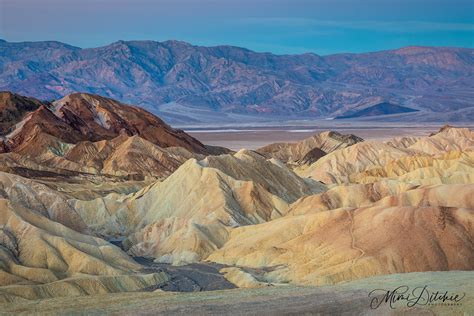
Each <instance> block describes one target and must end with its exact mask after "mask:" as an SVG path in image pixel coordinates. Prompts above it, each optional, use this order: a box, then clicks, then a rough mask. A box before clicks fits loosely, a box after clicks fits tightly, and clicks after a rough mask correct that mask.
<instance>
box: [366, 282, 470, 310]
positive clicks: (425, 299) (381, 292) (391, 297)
mask: <svg viewBox="0 0 474 316" xmlns="http://www.w3.org/2000/svg"><path fill="white" fill-rule="evenodd" d="M465 296H466V293H454V292H449V291H431V290H429V289H428V286H427V285H425V286H423V287H416V288H414V289H413V290H410V287H409V286H407V285H402V286H399V287H397V288H395V289H393V290H385V289H375V290H373V291H371V292H370V293H369V298H372V299H371V301H370V307H371V308H372V309H376V308H378V307H379V306H380V305H382V304H384V303H385V304H389V305H390V308H392V309H395V306H394V305H395V303H397V302H405V303H406V306H407V307H415V306H417V305H418V306H426V305H434V304H450V305H451V304H452V305H459V302H460V301H461V300H462V299H463V298H464V297H465Z"/></svg>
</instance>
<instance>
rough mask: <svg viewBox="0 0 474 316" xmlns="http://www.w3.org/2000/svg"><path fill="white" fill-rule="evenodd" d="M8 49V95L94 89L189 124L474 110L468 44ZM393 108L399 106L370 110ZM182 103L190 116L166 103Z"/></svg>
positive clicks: (4, 82)
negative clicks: (295, 50) (285, 51)
mask: <svg viewBox="0 0 474 316" xmlns="http://www.w3.org/2000/svg"><path fill="white" fill-rule="evenodd" d="M0 52H1V54H0V56H1V57H0V73H1V75H0V89H5V90H11V91H15V92H17V93H22V94H26V95H31V96H35V97H38V98H41V99H49V100H50V99H56V98H61V97H63V96H65V95H67V94H70V93H73V92H76V91H85V92H89V93H94V94H101V95H104V96H108V97H112V98H115V99H118V100H122V101H124V102H130V103H133V104H138V105H140V106H144V107H145V108H147V109H149V110H151V111H154V112H155V113H158V114H166V115H168V116H167V119H173V120H176V121H183V122H184V121H186V122H192V121H194V120H196V119H197V120H202V119H204V120H206V118H205V117H200V118H199V117H197V116H196V115H195V114H199V113H204V112H202V110H205V111H207V112H206V113H207V114H206V115H210V116H211V117H212V118H214V119H215V118H218V117H222V115H220V116H219V115H215V113H221V114H222V113H241V114H260V115H268V116H269V117H271V116H274V115H276V116H281V115H283V116H284V117H288V116H294V117H305V118H307V117H314V118H318V117H336V116H344V115H346V114H353V113H362V114H361V115H364V113H365V112H364V111H368V112H370V113H369V114H393V113H397V112H399V111H398V110H397V109H404V111H411V110H420V112H419V115H417V117H418V120H420V119H421V120H434V121H446V113H447V112H449V113H450V112H456V111H464V112H463V113H464V115H465V117H466V115H470V114H472V103H471V100H472V97H473V95H472V87H473V77H472V74H473V67H474V59H473V54H472V49H467V48H466V49H464V48H441V47H439V48H435V47H405V48H401V49H398V50H391V51H382V52H375V53H365V54H338V55H331V56H318V55H315V54H311V53H308V54H302V55H282V56H278V55H273V54H270V53H256V52H253V51H250V50H247V49H243V48H238V47H232V46H217V47H200V46H193V45H191V44H188V43H184V42H178V41H166V42H153V41H129V42H125V41H119V42H116V43H112V44H110V45H107V46H104V47H98V48H90V49H80V48H77V47H71V46H69V45H66V44H62V43H57V42H39V43H9V42H6V41H0ZM32 65H34V67H32ZM384 103H390V104H393V106H392V107H391V108H384V109H383V111H379V110H380V109H379V108H376V109H377V110H376V111H375V112H374V111H372V110H370V109H373V107H374V106H377V105H378V104H384ZM174 104H178V105H180V106H184V107H185V108H186V110H185V111H181V112H180V113H179V114H177V113H176V111H167V110H165V107H163V106H164V105H166V106H171V107H173V106H174ZM400 107H403V108H400ZM175 109H177V108H176V107H175ZM366 109H367V110H366ZM213 113H214V114H213ZM412 116H413V115H412V114H409V115H408V116H407V115H402V116H400V117H399V116H396V117H395V119H398V120H400V119H403V118H405V119H406V118H408V119H410V118H411V117H412ZM208 119H210V118H208ZM231 119H232V118H231ZM451 119H452V120H458V121H459V120H462V117H460V116H456V115H453V116H451ZM234 120H235V118H234Z"/></svg>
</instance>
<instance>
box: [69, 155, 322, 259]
mask: <svg viewBox="0 0 474 316" xmlns="http://www.w3.org/2000/svg"><path fill="white" fill-rule="evenodd" d="M323 190H325V188H324V186H323V185H321V184H319V183H317V182H314V181H311V180H303V179H301V178H299V177H298V176H296V175H295V174H294V173H293V172H291V171H290V170H289V169H287V168H286V166H284V165H282V164H281V163H279V162H277V161H271V160H267V159H265V158H264V157H263V156H261V155H260V154H257V153H255V152H251V151H246V150H242V151H240V152H238V153H236V154H234V155H221V156H210V157H207V158H206V159H203V160H200V161H198V160H195V159H191V160H189V161H187V162H186V163H185V164H184V165H182V166H181V167H180V168H179V169H178V170H177V171H176V172H174V173H173V174H172V175H171V176H170V177H168V178H167V179H166V180H164V181H163V182H157V183H154V184H152V185H150V186H148V187H146V188H144V189H143V190H141V191H139V192H137V193H135V194H132V195H130V196H128V197H122V198H120V197H117V196H116V195H112V196H106V197H104V198H101V199H96V200H92V201H75V203H74V207H75V209H76V210H77V212H78V213H79V214H80V216H81V217H82V219H83V220H84V221H85V222H86V224H87V225H88V226H89V227H90V228H91V229H92V230H93V231H94V232H96V233H97V234H99V235H101V236H107V237H109V238H110V237H114V238H125V240H124V242H123V244H124V246H125V249H126V250H127V251H128V253H129V254H132V255H135V256H146V257H153V258H156V260H157V261H160V262H168V263H175V264H182V263H187V262H195V261H199V260H201V259H204V258H206V257H207V256H208V255H209V254H210V253H212V252H213V251H215V250H217V249H219V248H220V247H222V246H223V245H224V244H225V242H226V241H227V239H228V235H229V232H230V231H231V230H232V228H234V227H238V226H243V225H253V224H258V223H263V222H266V221H269V220H272V219H275V218H279V217H281V216H283V215H285V214H286V212H287V210H288V206H289V204H290V203H292V202H294V201H296V200H297V199H298V198H300V197H302V196H305V195H309V194H313V193H316V192H321V191H323Z"/></svg>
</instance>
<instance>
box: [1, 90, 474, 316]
mask: <svg viewBox="0 0 474 316" xmlns="http://www.w3.org/2000/svg"><path fill="white" fill-rule="evenodd" d="M0 110H1V111H0V113H2V116H1V117H0V313H3V314H11V313H26V314H29V313H33V312H37V313H44V314H71V313H72V314H81V313H83V314H101V313H109V314H131V313H134V314H157V313H166V314H215V315H221V314H233V315H235V314H262V313H264V314H270V313H276V312H277V313H281V314H312V313H314V314H317V313H326V314H347V315H354V314H355V315H366V314H373V315H380V314H382V315H391V314H401V315H406V314H410V315H411V314H419V315H431V314H440V315H445V314H453V315H463V314H470V313H474V297H473V290H474V288H473V284H474V282H473V280H474V272H473V269H474V242H473V239H474V198H473V196H474V131H473V130H472V126H469V124H467V125H466V124H464V125H463V124H459V126H456V127H453V126H440V125H435V124H432V125H419V126H401V125H386V126H383V125H376V126H372V127H370V128H369V127H367V126H365V127H364V126H362V125H361V123H360V122H359V123H351V124H353V125H351V124H349V123H343V125H337V126H335V125H331V124H334V123H331V122H326V123H321V124H318V125H315V124H301V125H299V126H295V125H292V126H279V127H275V126H260V127H252V126H242V127H237V128H229V127H225V128H216V127H213V128H206V127H200V128H189V127H186V128H185V131H183V130H180V129H176V128H172V127H171V126H169V125H167V124H166V123H165V122H163V121H162V120H161V119H160V118H158V117H156V116H154V115H153V114H151V113H149V112H146V111H144V110H143V109H140V108H138V107H134V106H130V105H125V104H122V103H120V102H118V101H115V100H112V99H108V98H104V97H100V96H97V95H92V94H79V93H76V94H71V95H68V96H66V97H64V98H62V99H60V100H57V101H55V102H52V103H45V102H41V101H39V100H36V99H33V98H28V97H24V96H21V95H17V94H13V93H9V92H2V93H0ZM344 124H345V125H344ZM315 126H316V127H315ZM400 286H406V287H408V288H410V289H416V288H418V287H424V286H426V287H427V289H429V291H440V292H447V293H449V294H452V295H458V296H459V300H458V301H456V302H453V300H444V301H440V300H437V301H431V302H429V301H428V300H429V299H428V298H426V297H423V298H422V301H420V302H419V304H416V305H415V306H409V305H407V303H406V301H403V300H402V301H397V302H396V303H394V306H393V308H391V307H390V305H389V304H381V306H380V307H378V308H376V309H374V308H373V306H371V303H372V302H373V300H374V297H375V298H377V299H381V297H382V296H383V295H382V292H383V291H382V292H377V296H371V294H370V293H371V292H372V291H373V290H376V289H379V290H380V289H382V290H386V291H388V290H393V289H395V288H397V287H400ZM422 302H424V304H422Z"/></svg>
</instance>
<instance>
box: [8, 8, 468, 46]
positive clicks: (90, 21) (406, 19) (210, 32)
mask: <svg viewBox="0 0 474 316" xmlns="http://www.w3.org/2000/svg"><path fill="white" fill-rule="evenodd" d="M0 38H3V39H6V40H8V41H39V40H57V41H62V42H66V43H69V44H71V45H75V46H79V47H96V46H102V45H106V44H109V43H111V42H114V41H117V40H132V39H149V40H158V41H163V40H167V39H177V40H183V41H187V42H190V43H193V44H198V45H220V44H230V45H237V46H243V47H247V48H249V49H253V50H256V51H270V52H274V53H279V54H284V53H303V52H315V53H317V54H322V55H325V54H330V53H338V52H366V51H376V50H383V49H391V48H398V47H402V46H407V45H426V46H460V47H474V1H472V0H469V1H468V0H450V1H447V0H431V1H428V0H398V1H392V0H359V1H357V0H313V1H309V0H252V1H251V0H239V1H236V0H155V1H152V0H135V1H132V0H82V1H77V0H0Z"/></svg>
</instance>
